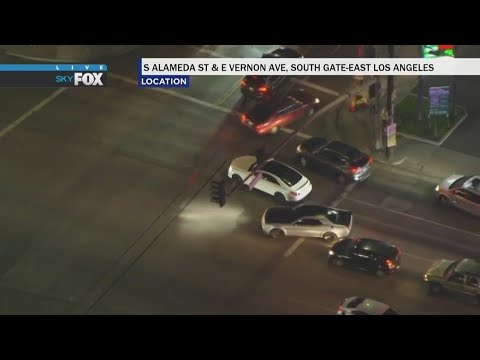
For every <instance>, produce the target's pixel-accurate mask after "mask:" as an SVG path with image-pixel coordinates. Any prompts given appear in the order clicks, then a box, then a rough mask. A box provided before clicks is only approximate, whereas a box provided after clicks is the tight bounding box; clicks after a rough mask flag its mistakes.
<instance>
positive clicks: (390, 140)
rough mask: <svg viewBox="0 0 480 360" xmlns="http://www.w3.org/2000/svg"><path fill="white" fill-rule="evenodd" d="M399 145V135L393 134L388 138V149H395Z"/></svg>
mask: <svg viewBox="0 0 480 360" xmlns="http://www.w3.org/2000/svg"><path fill="white" fill-rule="evenodd" d="M396 145H397V135H396V134H392V135H389V136H387V147H393V146H396Z"/></svg>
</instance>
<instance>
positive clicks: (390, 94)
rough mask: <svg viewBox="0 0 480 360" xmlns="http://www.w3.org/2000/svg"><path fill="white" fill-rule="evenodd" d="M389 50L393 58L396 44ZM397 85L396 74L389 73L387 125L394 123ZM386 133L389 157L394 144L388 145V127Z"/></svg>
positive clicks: (390, 46) (389, 46)
mask: <svg viewBox="0 0 480 360" xmlns="http://www.w3.org/2000/svg"><path fill="white" fill-rule="evenodd" d="M388 52H389V55H390V57H391V58H393V57H395V47H394V45H388ZM394 87H395V77H394V75H388V77H387V112H388V120H387V126H390V125H393V123H394V118H393V113H394V108H393V99H392V97H393V89H394ZM385 134H386V135H387V136H386V140H387V141H386V142H385V145H386V156H387V158H388V159H389V158H390V157H391V156H392V155H393V148H394V146H388V145H389V144H388V136H389V135H390V134H388V132H387V129H385Z"/></svg>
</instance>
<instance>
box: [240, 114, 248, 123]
mask: <svg viewBox="0 0 480 360" xmlns="http://www.w3.org/2000/svg"><path fill="white" fill-rule="evenodd" d="M241 119H242V123H244V124H245V123H246V122H247V115H245V114H242V116H241Z"/></svg>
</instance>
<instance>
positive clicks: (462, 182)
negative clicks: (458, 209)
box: [450, 176, 470, 189]
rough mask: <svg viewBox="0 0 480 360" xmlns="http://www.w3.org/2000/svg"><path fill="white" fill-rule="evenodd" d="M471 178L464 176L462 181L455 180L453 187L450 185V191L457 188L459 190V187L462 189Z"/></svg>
mask: <svg viewBox="0 0 480 360" xmlns="http://www.w3.org/2000/svg"><path fill="white" fill-rule="evenodd" d="M469 178H470V177H468V176H463V177H461V178H460V179H458V180H455V181H454V182H453V183H452V185H450V189H455V188H459V187H462V185H463V184H464V183H465V181H467V180H468V179H469Z"/></svg>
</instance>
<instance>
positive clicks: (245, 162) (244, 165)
mask: <svg viewBox="0 0 480 360" xmlns="http://www.w3.org/2000/svg"><path fill="white" fill-rule="evenodd" d="M256 161H257V158H256V157H255V156H251V155H246V156H241V157H239V158H236V159H235V160H233V161H232V167H235V168H237V169H240V170H244V171H248V169H249V168H250V166H252V164H254V163H255V162H256Z"/></svg>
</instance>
